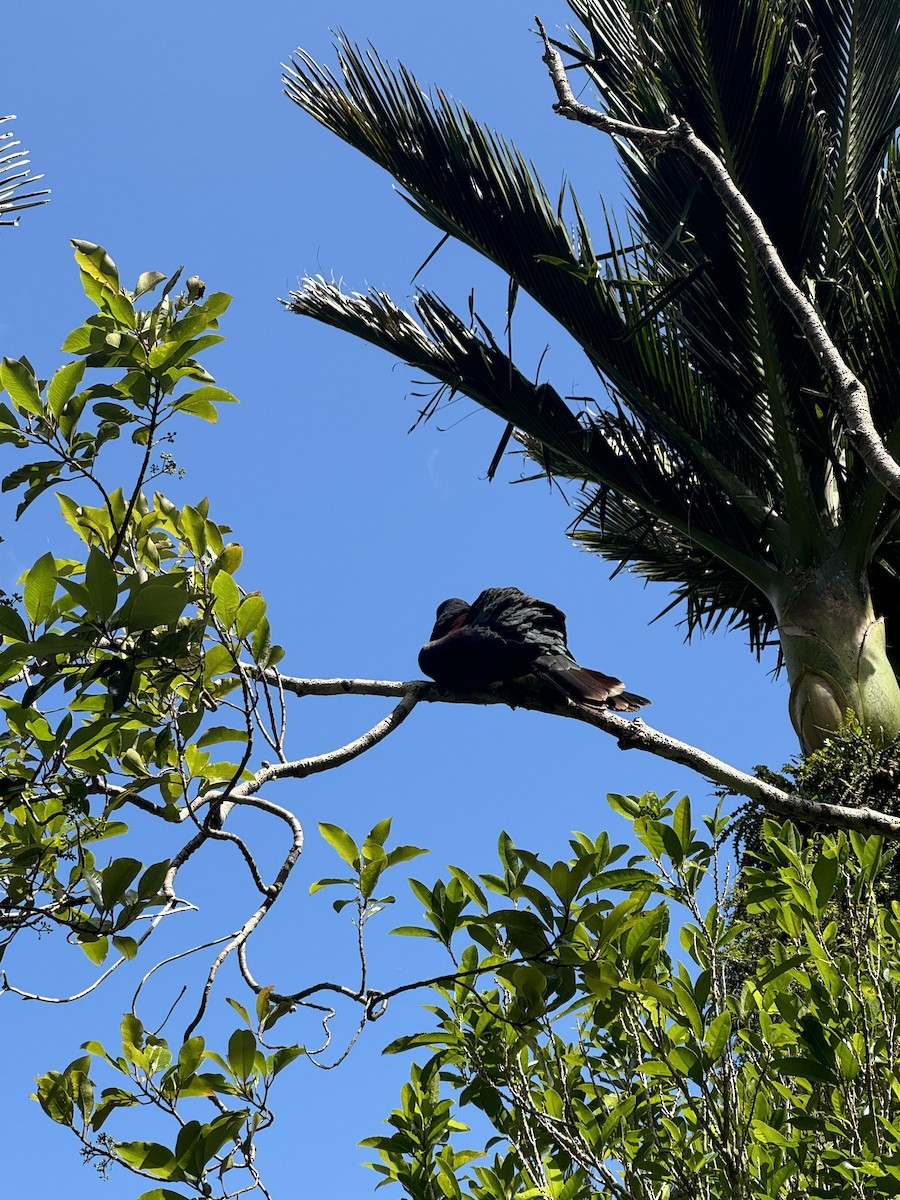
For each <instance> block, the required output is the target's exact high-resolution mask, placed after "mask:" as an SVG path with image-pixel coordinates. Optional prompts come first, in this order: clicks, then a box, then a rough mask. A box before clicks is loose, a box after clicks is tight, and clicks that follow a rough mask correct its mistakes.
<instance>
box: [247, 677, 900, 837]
mask: <svg viewBox="0 0 900 1200" xmlns="http://www.w3.org/2000/svg"><path fill="white" fill-rule="evenodd" d="M257 670H258V668H257ZM259 674H260V675H261V676H262V677H264V678H265V679H266V680H267V681H268V682H269V683H273V684H274V683H276V682H277V683H278V686H279V687H281V688H282V689H283V690H284V691H285V692H291V693H293V694H294V695H295V696H385V697H393V696H400V697H401V698H402V699H401V703H400V704H399V705H398V706H397V708H395V709H394V710H393V712H392V713H391V714H389V716H388V717H386V718H385V720H384V721H382V722H380V723H379V725H377V726H375V729H374V730H371V731H370V732H369V733H368V734H364V735H363V737H362V738H358V739H357V740H356V741H355V742H351V743H349V745H348V746H345V747H342V748H341V749H340V750H334V751H331V752H330V754H327V755H319V756H317V757H316V758H314V759H306V760H303V762H300V763H279V764H278V765H277V766H275V767H271V768H268V771H267V778H271V779H274V778H278V777H283V776H285V775H289V776H293V777H297V776H301V775H304V774H310V773H311V770H310V769H309V766H308V764H315V766H313V768H312V769H313V770H327V769H328V768H327V766H324V765H319V764H321V763H323V762H325V761H326V760H327V761H328V765H334V766H338V765H340V763H341V762H343V761H347V759H348V758H351V757H356V755H357V754H361V753H363V751H364V750H366V749H369V748H370V747H371V746H373V745H375V744H376V743H377V742H378V741H380V740H381V738H383V737H385V736H387V734H388V733H390V732H392V730H393V729H395V728H396V727H397V725H398V724H399V721H398V720H396V714H397V713H398V712H402V717H401V718H400V719H401V720H402V719H403V718H404V717H405V716H406V715H407V714H408V712H410V711H411V710H412V708H413V707H414V706H415V705H416V704H417V703H423V702H424V703H427V704H434V703H440V704H506V705H508V706H509V707H510V708H527V709H530V710H532V711H535V712H545V713H549V714H551V715H552V716H556V717H567V718H569V719H570V720H573V721H582V722H584V724H586V725H593V726H594V727H595V728H596V729H601V730H603V732H604V733H608V734H610V735H611V736H612V737H614V738H615V739H616V741H617V743H618V745H619V748H620V749H621V750H646V751H647V753H648V754H655V755H656V756H657V757H658V758H665V759H668V761H669V762H676V763H680V764H681V765H682V766H685V767H690V768H691V770H693V771H696V772H697V773H698V774H700V775H702V776H704V778H706V779H709V780H711V781H712V782H713V783H715V784H718V785H719V786H721V787H724V788H727V789H728V791H730V792H734V793H736V794H737V795H740V796H746V797H748V799H750V800H755V801H757V802H758V803H759V804H762V805H763V806H764V807H765V808H767V809H769V810H770V811H771V812H776V813H779V814H781V815H782V816H787V817H791V818H792V819H793V820H796V821H806V822H809V823H810V824H814V825H828V826H831V827H833V828H839V829H855V830H857V832H859V833H876V834H880V835H881V836H882V837H886V838H891V839H900V817H895V816H891V815H889V814H888V813H881V812H877V811H876V810H875V809H872V808H850V807H848V806H846V805H840V804H821V803H819V802H818V801H816V800H809V799H807V798H806V797H804V796H800V795H797V794H796V793H792V792H786V791H783V790H782V789H781V788H777V787H775V786H774V785H773V784H771V783H766V782H765V781H764V780H762V779H757V778H756V776H755V775H748V774H747V773H746V772H745V771H739V770H738V768H737V767H733V766H731V765H730V764H729V763H726V762H723V761H722V760H721V759H719V758H715V757H714V756H713V755H711V754H707V752H706V751H705V750H700V749H699V748H698V747H697V746H691V745H690V744H689V743H687V742H682V741H679V740H678V738H673V737H670V736H669V735H668V734H665V733H660V731H659V730H657V729H653V728H652V727H651V726H650V725H646V724H645V723H644V722H643V721H642V720H641V719H640V718H636V719H629V718H627V717H622V716H619V715H618V714H617V713H613V712H609V711H608V710H607V709H598V708H589V707H588V706H586V705H581V704H576V703H575V702H574V701H572V700H568V699H566V698H565V697H564V696H557V695H556V694H555V693H548V692H547V691H545V690H541V689H539V688H538V687H536V686H533V685H531V684H529V683H527V682H516V683H511V684H504V685H503V686H502V687H501V686H497V687H494V688H489V689H487V690H485V691H481V692H451V691H448V690H447V689H445V688H440V687H438V686H437V684H435V683H430V682H429V681H427V680H424V679H415V680H411V681H409V682H406V683H402V682H395V681H391V680H384V679H298V678H293V677H292V676H289V675H281V676H279V675H278V674H277V672H275V671H271V670H270V671H265V672H261V671H260V672H259ZM375 730H378V731H379V734H378V736H377V737H372V736H371V735H372V734H374V733H375ZM363 742H367V744H366V745H362V743H363ZM351 749H352V751H353V752H352V753H349V752H350V751H351ZM262 774H263V772H260V775H262ZM242 786H243V787H250V786H252V785H250V784H244V785H242Z"/></svg>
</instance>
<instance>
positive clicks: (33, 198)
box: [0, 116, 50, 225]
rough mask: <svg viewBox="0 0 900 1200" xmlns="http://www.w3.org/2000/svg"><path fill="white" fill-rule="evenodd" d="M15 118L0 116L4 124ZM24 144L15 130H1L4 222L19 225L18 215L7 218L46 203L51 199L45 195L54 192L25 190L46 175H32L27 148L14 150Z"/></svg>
mask: <svg viewBox="0 0 900 1200" xmlns="http://www.w3.org/2000/svg"><path fill="white" fill-rule="evenodd" d="M14 120H15V117H14V116H7V117H0V123H2V122H3V121H14ZM20 144H21V143H20V142H18V141H16V140H15V137H14V135H13V132H12V130H10V129H7V130H4V131H3V132H2V133H0V225H17V224H18V218H16V219H14V220H12V221H10V220H7V214H8V213H17V212H22V210H23V209H26V208H34V207H35V206H36V205H38V204H46V203H47V201H46V199H44V198H43V197H46V196H49V195H50V192H49V190H48V189H46V188H42V189H40V190H39V191H32V192H26V191H24V190H23V189H24V188H26V187H31V186H32V185H33V184H35V183H37V182H38V180H40V179H43V178H44V177H43V175H32V174H31V171H30V170H29V169H28V167H29V160H28V152H27V150H16V149H14V147H16V146H18V145H20Z"/></svg>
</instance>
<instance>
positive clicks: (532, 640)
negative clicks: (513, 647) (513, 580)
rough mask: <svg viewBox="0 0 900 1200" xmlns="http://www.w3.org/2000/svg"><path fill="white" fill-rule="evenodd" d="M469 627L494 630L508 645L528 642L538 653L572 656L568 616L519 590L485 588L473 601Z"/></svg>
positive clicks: (511, 588) (551, 605)
mask: <svg viewBox="0 0 900 1200" xmlns="http://www.w3.org/2000/svg"><path fill="white" fill-rule="evenodd" d="M467 624H469V625H477V626H483V627H485V628H487V629H492V630H494V631H495V632H496V633H499V634H500V635H501V636H502V637H503V638H504V639H505V640H506V641H508V642H513V643H521V642H526V643H528V644H529V645H531V646H534V647H535V649H536V651H537V653H538V654H565V655H568V653H569V647H568V645H567V644H566V614H565V613H564V612H562V611H561V610H560V609H558V608H557V607H556V605H554V604H548V603H547V601H546V600H538V599H537V598H536V597H534V596H527V595H526V594H525V593H524V592H521V591H519V589H518V588H515V587H505V588H485V590H484V591H483V592H482V593H481V594H480V595H479V596H477V597H476V598H475V600H474V601H473V603H472V607H471V608H470V610H469V616H468V621H467Z"/></svg>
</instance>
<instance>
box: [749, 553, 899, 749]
mask: <svg viewBox="0 0 900 1200" xmlns="http://www.w3.org/2000/svg"><path fill="white" fill-rule="evenodd" d="M772 601H773V604H774V606H775V612H776V616H777V619H778V631H779V636H780V640H781V649H782V653H783V655H784V661H785V666H786V667H787V672H788V679H789V680H790V684H791V696H790V714H791V721H792V722H793V725H794V729H795V730H796V731H797V736H798V737H799V739H800V745H801V747H802V749H803V753H804V754H809V753H810V752H811V751H812V750H816V749H818V748H819V747H820V746H822V745H823V744H824V742H825V740H826V739H827V737H828V736H829V734H831V733H834V732H835V731H836V730H838V729H839V728H840V727H841V725H843V724H844V722H845V720H846V719H847V716H848V714H852V716H853V717H854V718H855V719H856V720H857V721H858V722H859V724H860V725H861V726H862V727H863V728H864V729H866V730H867V731H868V732H869V734H870V736H872V737H873V738H874V739H875V740H876V741H879V742H883V741H888V740H890V739H891V738H893V737H896V736H897V735H898V734H900V686H898V683H897V677H896V676H895V674H894V671H893V668H892V667H891V664H890V661H889V660H888V656H887V647H886V638H885V627H884V620H883V618H881V617H876V616H875V613H874V610H873V608H872V600H871V597H870V595H869V591H868V586H867V584H866V582H865V580H864V579H853V578H851V576H850V573H849V572H848V571H847V570H846V568H840V569H838V570H836V571H834V572H833V573H830V574H826V573H825V572H824V571H823V570H820V571H819V572H817V573H816V575H815V576H808V577H806V578H804V579H800V580H798V579H797V578H793V579H792V580H790V583H789V586H787V587H785V589H784V594H783V595H781V596H778V597H773V598H772Z"/></svg>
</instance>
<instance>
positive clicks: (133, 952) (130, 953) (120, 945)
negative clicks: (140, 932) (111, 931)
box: [113, 934, 138, 960]
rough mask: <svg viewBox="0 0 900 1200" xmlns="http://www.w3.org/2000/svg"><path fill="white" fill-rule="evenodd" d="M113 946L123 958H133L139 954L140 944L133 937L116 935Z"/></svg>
mask: <svg viewBox="0 0 900 1200" xmlns="http://www.w3.org/2000/svg"><path fill="white" fill-rule="evenodd" d="M113 946H114V947H115V948H116V950H117V951H118V952H119V954H121V955H122V957H123V958H126V959H129V960H131V959H132V958H135V957H136V956H137V952H138V944H137V942H136V941H135V940H134V938H132V937H123V936H122V935H121V934H120V935H117V936H114V937H113Z"/></svg>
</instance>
